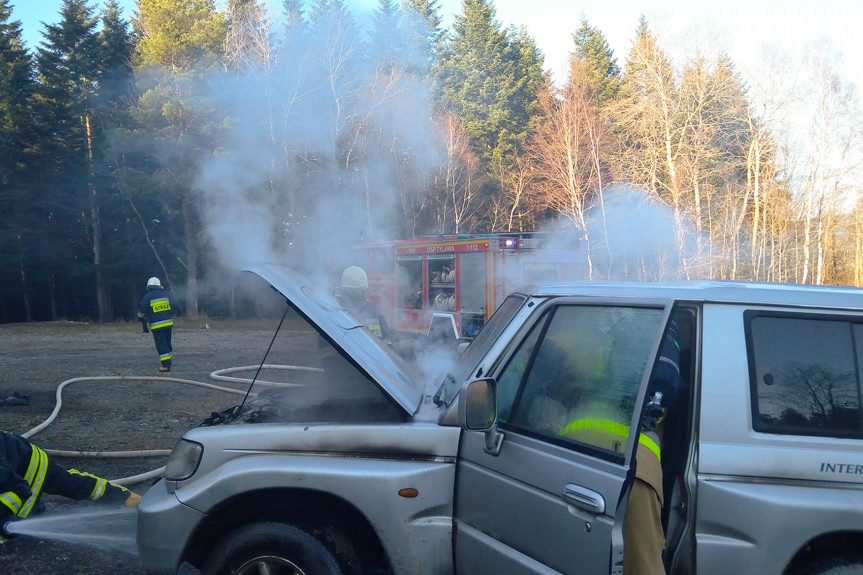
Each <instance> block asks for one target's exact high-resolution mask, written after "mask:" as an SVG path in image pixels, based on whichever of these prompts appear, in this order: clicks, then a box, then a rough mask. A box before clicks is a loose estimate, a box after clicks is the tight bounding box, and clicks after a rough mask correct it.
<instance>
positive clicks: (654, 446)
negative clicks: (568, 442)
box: [560, 418, 661, 459]
mask: <svg viewBox="0 0 863 575" xmlns="http://www.w3.org/2000/svg"><path fill="white" fill-rule="evenodd" d="M560 434H561V435H563V436H565V437H569V438H571V439H577V440H579V441H583V442H584V443H587V444H590V445H595V446H596V447H602V448H604V449H608V450H611V451H616V452H618V453H623V448H622V447H623V445H624V444H625V443H626V438H627V437H629V426H628V425H625V424H623V423H618V422H616V421H611V420H608V419H592V418H582V419H576V420H574V421H571V422H569V423H568V424H566V425H565V426H564V427H563V429H562V430H561V432H560ZM638 443H640V444H641V445H643V446H645V447H646V448H647V449H649V450H650V451H651V452H653V453H654V454H655V455H656V458H657V459H661V458H660V449H659V440H658V437H657V436H656V435H655V434H653V433H640V434H639V435H638Z"/></svg>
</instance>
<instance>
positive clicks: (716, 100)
mask: <svg viewBox="0 0 863 575" xmlns="http://www.w3.org/2000/svg"><path fill="white" fill-rule="evenodd" d="M13 4H14V3H13V1H12V0H0V64H2V65H0V158H2V160H0V201H2V205H3V206H4V217H3V222H4V223H3V225H2V226H0V277H2V300H0V322H10V321H34V320H56V319H88V320H94V321H111V320H115V319H130V318H132V317H134V313H135V307H136V304H137V301H138V299H139V298H140V296H141V293H142V292H143V289H144V283H145V281H146V279H147V277H149V276H151V275H157V276H159V277H161V278H162V279H163V281H165V282H167V283H168V285H169V286H170V287H171V288H172V289H173V291H174V293H175V296H176V298H177V301H178V303H179V304H180V307H181V309H182V313H184V314H186V315H188V316H190V317H196V316H198V315H199V314H209V315H221V314H226V313H230V312H231V306H232V302H233V300H232V294H233V286H234V285H235V284H236V282H237V271H238V270H239V269H240V268H241V267H242V266H243V265H245V264H247V263H249V262H252V261H255V260H279V261H285V262H288V263H290V264H291V265H292V266H294V267H296V268H299V269H301V270H304V271H306V272H308V273H319V272H321V271H322V270H325V269H327V270H328V269H330V268H331V267H332V268H333V269H337V267H338V266H339V265H343V264H344V263H345V262H347V261H350V259H351V247H352V246H354V245H356V244H357V243H360V242H365V241H374V240H383V239H406V238H411V237H416V236H419V235H425V234H455V233H471V232H508V231H533V230H560V229H566V230H574V231H576V232H577V234H578V235H580V236H582V237H583V238H584V239H586V240H587V244H588V245H589V263H590V268H589V269H590V275H591V277H593V278H597V279H605V278H618V277H627V278H634V279H645V280H656V279H679V278H721V279H749V280H763V281H779V282H796V283H816V284H848V285H863V203H861V200H863V195H861V194H860V191H861V190H860V183H859V182H860V181H861V180H860V173H859V168H860V165H859V164H860V159H861V140H860V136H861V133H860V126H861V122H860V117H859V109H858V108H859V101H858V97H857V95H856V92H855V88H854V86H853V85H852V84H851V83H850V82H848V81H847V80H846V79H845V78H843V77H842V75H841V73H840V68H839V63H840V58H841V55H840V54H837V53H836V51H835V50H834V49H833V48H832V46H831V45H830V44H829V42H826V41H825V42H822V43H818V44H815V45H812V46H809V47H808V48H807V50H806V51H805V54H804V55H803V56H802V57H801V59H799V60H793V59H789V58H788V57H787V55H786V54H781V53H778V52H773V53H771V52H767V51H765V53H764V54H762V55H761V56H760V58H759V62H760V65H761V68H760V69H759V70H758V72H757V73H755V74H751V76H752V78H755V80H752V79H749V80H747V81H744V79H743V77H742V75H741V73H740V72H739V71H738V70H737V68H736V66H735V63H734V62H733V61H732V60H731V58H730V57H729V55H728V54H727V53H726V52H724V51H723V50H722V49H720V48H718V47H717V46H714V45H711V43H710V42H709V41H708V40H707V39H706V38H697V39H693V40H692V41H691V42H689V43H687V44H686V47H685V49H684V50H678V51H676V52H675V55H674V56H673V57H672V54H671V52H669V50H668V48H667V46H666V45H665V44H664V43H663V39H662V38H660V37H659V36H658V35H657V34H656V33H655V32H654V31H652V29H651V27H650V23H649V22H648V21H647V20H646V19H645V18H642V19H641V20H640V21H638V22H634V23H633V34H632V42H631V48H630V50H629V52H628V53H627V54H625V55H624V56H623V57H622V58H621V57H619V56H618V55H615V54H614V52H613V51H612V50H611V49H610V47H609V44H608V42H607V40H606V38H605V36H604V35H603V33H602V31H601V30H599V29H598V28H596V27H595V26H593V25H591V23H590V22H588V21H587V20H586V19H585V18H582V19H581V20H580V21H579V22H573V23H572V24H573V26H572V28H573V33H572V41H573V43H572V52H571V57H570V61H569V74H568V77H567V78H564V79H562V80H561V81H557V82H555V81H553V80H552V78H550V77H549V75H548V74H547V73H546V72H544V60H543V55H542V53H541V52H540V51H539V49H538V48H537V44H536V42H535V40H534V39H533V38H532V37H531V36H530V35H529V34H528V33H527V31H526V30H525V29H523V28H516V27H513V26H509V27H504V25H502V24H501V23H500V22H499V21H498V20H497V19H496V16H495V10H494V5H493V1H492V0H463V4H462V12H461V13H460V14H458V15H456V16H455V18H454V21H453V23H452V26H451V27H450V28H444V27H443V24H442V18H441V14H440V9H439V6H438V5H437V1H436V0H401V1H400V2H399V1H398V0H379V3H378V6H377V8H376V9H375V11H374V13H373V15H372V18H371V20H370V21H369V23H367V24H366V25H362V26H361V25H360V23H359V22H358V20H357V15H355V14H354V13H353V12H352V11H351V7H350V5H349V4H348V2H347V1H346V0H306V1H302V0H283V2H282V3H281V6H280V8H281V10H280V11H279V13H276V14H274V13H272V12H271V10H270V9H269V8H268V7H267V5H266V4H265V3H264V2H262V1H261V0H228V1H227V2H226V3H224V6H218V5H217V4H216V2H214V0H137V1H136V4H135V9H134V11H133V14H132V15H131V16H130V17H129V19H128V20H127V19H125V17H124V15H123V13H122V11H121V8H120V6H119V4H118V3H117V2H116V0H107V1H105V2H102V3H96V2H94V1H88V0H63V2H62V7H61V10H60V12H59V13H58V14H57V15H56V16H57V17H56V19H55V21H54V23H48V24H45V25H44V27H43V30H42V31H41V34H42V39H41V41H40V42H39V43H38V45H37V46H32V47H31V46H26V45H25V44H24V42H23V40H22V33H21V25H20V22H19V21H17V20H16V19H15V10H14V5H13ZM633 246H634V248H633Z"/></svg>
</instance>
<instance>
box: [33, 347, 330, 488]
mask: <svg viewBox="0 0 863 575" xmlns="http://www.w3.org/2000/svg"><path fill="white" fill-rule="evenodd" d="M262 367H263V368H267V369H284V370H294V371H320V369H319V368H314V367H305V366H300V365H277V364H264V365H263V366H259V365H249V366H240V367H230V368H226V369H220V370H216V371H214V372H212V373H210V378H211V379H214V380H217V381H231V382H239V383H252V381H253V380H252V379H250V378H243V377H231V376H228V375H226V374H228V373H236V372H241V371H249V370H253V369H259V368H262ZM82 381H161V382H166V383H180V384H185V385H194V386H198V387H205V388H208V389H213V390H216V391H222V392H225V393H233V394H236V395H246V391H244V390H240V389H234V388H231V387H223V386H220V385H215V384H212V383H206V382H203V381H196V380H192V379H182V378H177V377H166V376H136V375H107V376H95V377H73V378H70V379H67V380H65V381H63V382H61V383H60V384H59V385H58V386H57V390H56V392H55V395H54V396H55V405H54V410H53V411H52V412H51V414H50V415H49V416H48V417H47V418H46V419H45V420H44V421H43V422H42V423H40V424H39V425H37V426H36V427H34V428H32V429H30V430H29V431H26V432H24V433H22V434H21V436H22V437H24V438H25V439H30V438H31V437H33V436H34V435H36V434H37V433H39V432H40V431H42V430H44V429H45V428H47V427H48V426H49V425H51V423H53V422H54V420H55V419H56V418H57V416H58V415H59V414H60V410H61V409H62V407H63V389H64V388H66V387H67V386H69V385H71V384H73V383H78V382H82ZM254 383H255V384H264V385H279V386H294V385H298V384H293V383H287V382H276V381H263V380H259V379H256V380H254ZM44 451H45V452H46V453H47V454H48V455H53V456H57V457H94V458H105V459H119V458H134V457H164V456H167V455H169V454H170V453H171V450H170V449H141V450H131V451H78V450H62V449H45V450H44ZM164 471H165V468H164V467H159V468H157V469H153V470H151V471H147V472H145V473H140V474H138V475H132V476H129V477H122V478H119V479H111V480H110V481H111V483H115V484H117V485H131V484H134V483H139V482H141V481H147V480H149V479H153V478H155V477H159V476H160V475H161V474H162V473H163V472H164Z"/></svg>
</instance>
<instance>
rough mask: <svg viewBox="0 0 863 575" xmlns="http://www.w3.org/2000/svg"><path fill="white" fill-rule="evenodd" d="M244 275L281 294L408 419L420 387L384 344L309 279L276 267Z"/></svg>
mask: <svg viewBox="0 0 863 575" xmlns="http://www.w3.org/2000/svg"><path fill="white" fill-rule="evenodd" d="M244 271H247V272H250V273H253V274H256V275H258V276H260V277H261V278H262V279H263V280H264V281H266V282H267V283H268V284H270V285H271V286H272V287H273V288H274V289H275V290H277V291H278V292H279V293H281V294H282V295H283V296H284V297H285V298H286V299H287V300H288V303H289V304H290V305H291V307H293V308H294V309H295V310H296V311H297V312H298V313H299V314H300V315H302V316H303V317H305V318H306V320H308V321H309V322H310V323H311V324H312V325H314V326H315V327H316V328H317V329H318V331H319V332H320V333H321V334H322V335H324V336H325V337H327V339H329V340H330V341H331V342H332V344H333V345H334V346H335V348H336V349H337V350H338V351H339V353H341V354H342V355H344V356H345V357H346V358H348V359H350V360H352V361H353V362H354V363H356V365H357V366H358V367H359V368H360V370H362V371H363V372H364V373H365V375H366V376H367V377H368V378H369V379H371V380H372V381H373V382H374V383H375V384H376V385H377V386H378V387H380V388H381V390H383V392H384V393H386V394H387V395H389V396H390V397H392V399H393V400H395V402H396V403H398V404H399V405H400V406H401V407H402V409H404V410H405V411H406V412H407V413H408V414H409V415H414V414H415V413H416V412H417V411H418V409H419V406H420V402H421V401H422V395H423V392H422V386H421V385H420V384H419V383H418V382H414V381H413V380H412V379H411V378H410V377H408V375H407V373H406V370H407V366H406V365H405V363H404V361H403V360H401V358H399V357H398V356H397V355H396V353H395V352H394V351H392V350H391V349H388V348H387V346H386V345H385V344H384V343H383V341H382V340H381V339H380V338H378V337H376V336H374V335H372V334H371V333H370V332H369V331H368V330H365V329H362V327H361V325H360V324H359V323H357V321H356V320H355V319H354V318H353V317H352V316H351V315H349V314H348V313H347V312H346V311H344V310H343V309H342V308H341V307H339V306H338V304H336V303H335V302H334V301H333V299H332V297H329V296H327V295H326V294H323V293H321V292H320V291H319V288H316V287H315V286H314V285H313V284H312V282H311V281H310V279H309V278H308V277H304V276H302V275H300V274H298V273H296V272H294V271H292V270H291V269H289V268H287V267H285V266H280V265H275V264H256V265H252V266H249V267H247V268H246V269H245V270H244Z"/></svg>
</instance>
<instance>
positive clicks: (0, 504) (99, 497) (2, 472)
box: [0, 431, 141, 543]
mask: <svg viewBox="0 0 863 575" xmlns="http://www.w3.org/2000/svg"><path fill="white" fill-rule="evenodd" d="M42 493H50V494H52V495H62V496H64V497H69V498H71V499H77V500H82V499H90V500H93V501H99V502H101V503H119V502H125V504H126V507H134V506H135V505H137V504H138V501H140V500H141V496H140V495H138V494H137V493H134V492H132V491H129V490H128V489H126V488H125V487H123V486H121V485H115V484H113V483H111V482H109V481H108V480H106V479H102V478H101V477H96V476H95V475H92V474H90V473H85V472H83V471H78V470H77V469H65V468H63V467H61V466H60V465H58V464H57V463H55V462H54V461H53V460H52V459H51V458H50V457H49V456H48V454H46V453H45V451H43V450H42V449H41V448H39V447H37V446H36V445H33V444H32V443H30V442H29V441H27V440H26V439H24V438H23V437H21V436H20V435H16V434H14V433H8V432H5V431H0V526H2V525H4V524H5V523H6V522H7V521H10V520H15V519H24V518H26V517H28V516H29V515H30V513H31V512H33V511H34V510H36V509H37V508H38V507H41V502H40V500H39V498H40V496H41V495H42ZM2 542H5V539H3V537H2V536H0V543H2Z"/></svg>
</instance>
